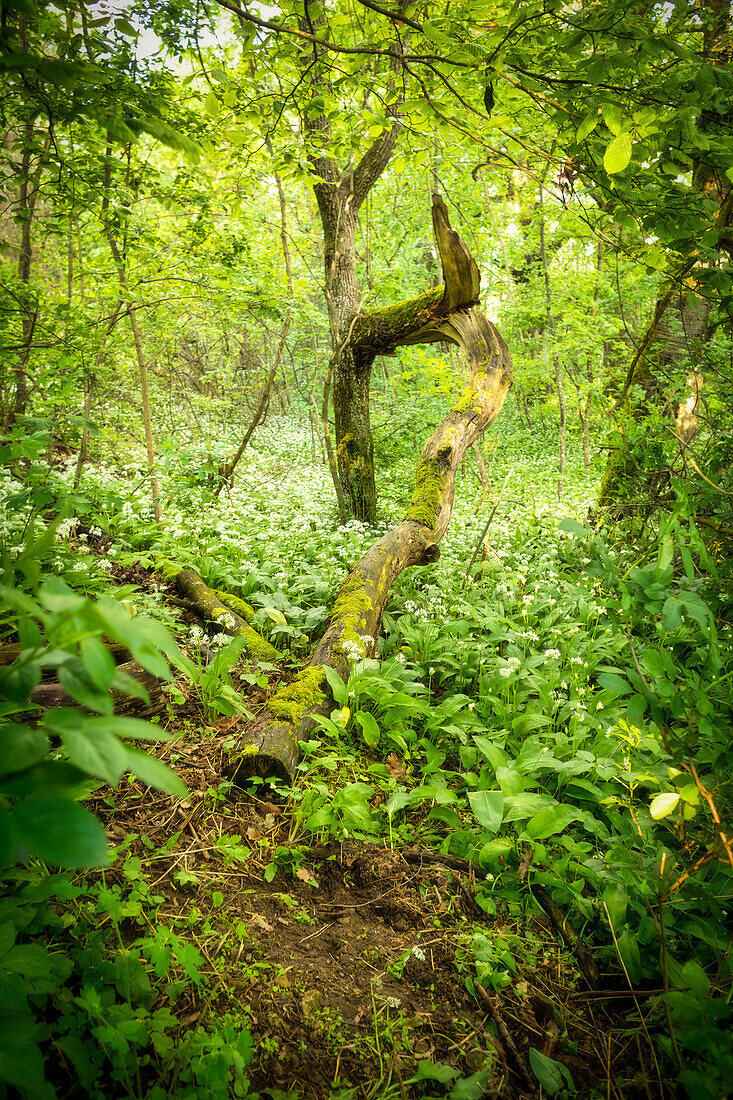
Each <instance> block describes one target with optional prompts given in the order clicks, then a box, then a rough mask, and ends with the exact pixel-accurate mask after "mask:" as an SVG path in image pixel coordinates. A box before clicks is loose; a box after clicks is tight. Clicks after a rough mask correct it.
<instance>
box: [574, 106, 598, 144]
mask: <svg viewBox="0 0 733 1100" xmlns="http://www.w3.org/2000/svg"><path fill="white" fill-rule="evenodd" d="M600 121H601V119H600V116H599V114H598V111H597V110H596V109H595V108H594V109H593V110H592V111H591V112H590V114H588V115H586V117H585V118H584V119H583V121H582V122H581V124H580V126H579V127H578V129H577V132H576V134H575V137H576V140H577V141H585V139H586V138H587V137H588V135H589V134H592V133H593V131H594V130H595V128H596V126H597V125H598V123H599V122H600Z"/></svg>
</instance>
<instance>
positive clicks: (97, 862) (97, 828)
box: [12, 798, 109, 870]
mask: <svg viewBox="0 0 733 1100" xmlns="http://www.w3.org/2000/svg"><path fill="white" fill-rule="evenodd" d="M12 818H13V824H14V827H15V835H16V838H17V840H18V841H19V842H20V843H21V844H22V845H23V846H24V847H25V848H26V849H27V850H28V852H29V853H33V854H35V855H37V856H40V858H41V859H43V860H45V861H46V863H50V864H52V865H53V866H54V867H66V868H68V869H69V870H77V869H80V868H83V867H105V866H107V864H108V863H109V853H108V851H107V837H106V836H105V835H104V829H103V828H102V826H101V825H100V823H99V822H98V821H97V819H96V817H93V816H92V814H90V813H89V811H88V810H85V809H84V808H83V807H82V806H79V805H78V804H77V803H76V802H72V801H71V800H70V799H68V798H29V799H28V800H27V801H25V802H18V803H17V804H16V805H15V806H14V807H13V810H12Z"/></svg>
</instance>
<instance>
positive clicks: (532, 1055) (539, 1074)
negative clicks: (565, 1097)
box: [529, 1047, 576, 1096]
mask: <svg viewBox="0 0 733 1100" xmlns="http://www.w3.org/2000/svg"><path fill="white" fill-rule="evenodd" d="M529 1064H530V1067H531V1069H532V1073H533V1074H534V1075H535V1077H536V1078H537V1080H538V1081H539V1083H540V1085H541V1086H542V1088H543V1089H544V1090H545V1092H546V1093H547V1094H548V1096H554V1095H555V1093H556V1092H557V1090H558V1089H559V1088H562V1085H563V1083H565V1084H566V1085H567V1087H568V1088H569V1090H570V1091H571V1092H575V1091H576V1088H575V1082H574V1081H573V1078H572V1075H571V1073H570V1070H569V1069H568V1068H567V1067H566V1066H564V1065H563V1064H562V1062H556V1061H555V1059H554V1058H548V1056H547V1055H546V1054H543V1053H542V1052H541V1051H539V1050H537V1049H536V1048H535V1047H530V1048H529Z"/></svg>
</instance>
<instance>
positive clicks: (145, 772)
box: [124, 745, 187, 798]
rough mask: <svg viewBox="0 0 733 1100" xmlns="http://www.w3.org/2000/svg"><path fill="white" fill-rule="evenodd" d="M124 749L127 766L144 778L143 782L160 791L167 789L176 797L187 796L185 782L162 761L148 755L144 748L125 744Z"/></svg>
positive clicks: (168, 792)
mask: <svg viewBox="0 0 733 1100" xmlns="http://www.w3.org/2000/svg"><path fill="white" fill-rule="evenodd" d="M124 751H125V759H126V763H127V767H128V768H129V769H130V771H131V772H134V773H135V775H136V776H137V777H138V779H142V781H143V783H147V784H148V786H149V787H155V788H156V789H157V790H159V791H165V793H166V794H172V795H174V797H175V798H185V797H186V794H187V791H186V786H185V784H184V783H183V782H182V781H181V780H180V779H179V778H178V776H177V775H176V774H175V772H172V771H171V769H170V768H169V767H167V766H166V765H165V764H163V763H162V761H160V760H157V759H156V758H155V757H154V756H150V755H148V753H146V752H143V751H142V749H133V748H130V746H129V745H125V746H124Z"/></svg>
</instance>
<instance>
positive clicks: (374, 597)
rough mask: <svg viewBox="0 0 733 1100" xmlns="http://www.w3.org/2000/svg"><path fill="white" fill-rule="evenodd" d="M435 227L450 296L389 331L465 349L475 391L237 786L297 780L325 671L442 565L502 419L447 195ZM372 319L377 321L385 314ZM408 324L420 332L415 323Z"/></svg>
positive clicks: (472, 279)
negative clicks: (263, 779) (432, 567)
mask: <svg viewBox="0 0 733 1100" xmlns="http://www.w3.org/2000/svg"><path fill="white" fill-rule="evenodd" d="M433 225H434V228H435V235H436V240H437V243H438V248H439V251H440V254H441V259H442V261H443V271H444V274H445V280H446V286H445V289H444V291H443V294H442V297H440V296H439V291H440V288H437V291H430V292H428V295H426V296H424V298H423V299H414V300H413V301H412V302H408V303H403V304H402V306H394V307H391V310H383V311H380V314H379V318H380V323H381V324H384V323H386V322H387V321H388V319H389V318H388V316H387V315H388V314H390V313H391V315H392V319H393V320H394V321H395V324H394V328H393V330H392V336H393V340H394V346H398V345H401V344H408V343H430V342H433V341H447V342H450V343H453V344H457V345H458V347H459V348H460V349H461V351H462V352H463V354H464V356H465V358H466V363H467V366H468V377H467V379H466V385H465V387H464V390H463V392H462V394H461V396H460V397H459V398H458V400H457V401H456V403H455V404H454V405H453V407H452V408H451V409H450V410H449V412H448V414H447V415H446V416H445V418H444V419H443V421H442V422H441V423H440V424H439V425H438V427H437V429H436V430H435V432H434V433H433V434H432V436H431V437H430V438H429V439H428V441H427V442H426V444H425V446H424V447H423V449H422V453H421V455H420V461H419V463H418V466H417V470H416V473H415V488H414V492H413V494H412V499H411V501H410V504H409V506H408V508H407V511H406V513H405V516H404V518H403V519H402V521H401V522H400V523H398V524H397V526H396V527H393V528H392V530H391V531H388V532H387V533H386V534H385V535H383V536H382V537H381V538H380V539H378V540H377V541H376V542H375V543H374V544H373V545H372V546H371V547H370V548H369V549H368V550H367V552H366V553H365V554H364V556H363V557H362V558H361V560H360V561H358V562H357V563H356V565H355V566H354V567H353V568H352V570H351V571H350V573H349V575H348V576H347V577H346V579H345V580H344V582H343V583H342V585H341V587H340V588H339V591H338V593H337V595H336V599H335V601H334V605H333V608H332V610H331V614H330V616H329V622H328V627H327V629H326V632H325V634H324V635H323V637H322V638H321V640H320V642H319V643H318V645H317V646H316V648H315V650H314V651H313V655H312V657H311V660H310V663H309V665H308V667H307V668H305V669H304V670H303V671H302V672H301V673H300V674H299V675H298V676H297V677H296V679H295V680H294V681H293V683H292V684H289V685H287V686H286V687H284V688H282V689H281V690H280V691H279V692H278V693H277V694H276V695H275V696H274V697H273V698H272V699H270V700H269V702H268V703H267V704H266V705H265V708H264V710H263V712H262V714H260V715H258V717H257V718H256V719H255V720H254V721H253V722H252V723H250V725H249V726H247V727H246V728H245V730H244V731H243V736H242V739H241V742H240V744H239V746H238V747H237V749H236V750H234V751H233V752H232V754H231V756H230V761H229V765H228V767H227V774H228V776H229V777H230V778H232V779H234V780H235V781H236V780H238V781H242V780H243V779H246V778H247V777H249V776H252V775H253V774H258V775H267V774H272V773H275V774H278V775H281V776H287V778H289V779H292V778H293V777H294V775H295V769H296V768H297V764H298V760H299V756H300V750H299V742H300V740H301V739H302V738H303V737H304V736H305V735H306V734H307V733H308V732H309V731H310V730H311V729H312V728H313V725H314V720H313V718H312V717H311V715H314V714H326V713H328V711H329V709H330V708H331V706H332V705H333V704H332V701H331V696H330V692H329V690H328V683H327V680H326V676H325V673H324V671H323V669H324V666H330V667H331V668H333V669H335V670H336V671H337V672H338V673H339V675H340V676H341V677H342V679H344V680H345V679H347V677H348V674H349V669H350V667H351V664H352V663H353V662H354V661H355V660H359V659H363V658H365V657H368V656H371V654H372V652H373V650H374V647H375V645H376V639H377V637H378V636H379V632H380V629H381V625H382V615H383V612H384V608H385V605H386V603H387V599H388V598H389V593H390V591H391V589H392V585H393V584H394V582H395V580H396V578H397V577H398V576H399V575H400V573H401V572H402V571H403V569H406V568H408V567H410V566H415V565H427V564H429V563H431V562H434V561H437V559H438V557H439V556H440V547H439V545H438V544H439V542H440V540H441V539H442V537H443V535H444V534H445V532H446V529H447V527H448V524H449V522H450V518H451V513H452V511H453V499H454V494H455V475H456V470H457V469H458V467H459V465H460V463H461V461H462V459H463V456H464V455H465V453H466V450H467V449H468V448H470V447H471V446H472V445H473V444H474V443H475V442H476V441H477V440H478V439H479V438H480V436H481V435H482V434H483V432H484V431H485V430H486V429H487V428H488V427H489V425H490V424H492V423H493V421H494V420H495V419H496V417H497V416H498V415H499V412H500V411H501V407H502V405H503V404H504V400H505V398H506V395H507V393H508V392H509V389H510V387H511V380H512V360H511V355H510V353H509V349H508V347H507V345H506V343H505V341H504V340H503V338H502V337H501V335H500V333H499V332H498V330H497V329H496V328H495V326H494V325H493V324H492V323H491V322H490V321H489V320H488V318H487V317H486V316H485V315H484V314H483V313H482V312H481V311H480V310H479V309H478V308H477V306H476V305H475V304H474V303H475V299H476V296H477V294H478V282H479V273H478V268H477V266H476V263H475V261H474V260H473V258H472V256H471V254H470V252H469V251H468V249H467V248H466V246H465V245H464V244H463V242H462V241H461V239H460V237H459V236H458V234H457V233H455V232H454V231H453V230H452V229H451V228H450V222H449V221H448V214H447V211H446V210H445V206H444V205H443V203H442V201H441V200H440V198H439V197H438V196H434V200H433ZM428 298H429V299H430V301H429V303H428V304H427V305H426V302H427V299H428ZM418 304H419V306H420V308H417V305H418ZM369 316H370V317H371V318H372V320H373V319H374V317H375V316H377V315H375V314H371V315H369ZM408 317H410V318H411V319H412V327H410V325H406V320H407V318H408ZM367 320H368V318H367Z"/></svg>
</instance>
